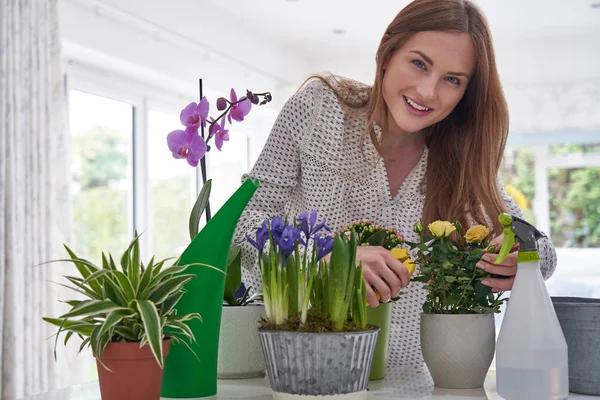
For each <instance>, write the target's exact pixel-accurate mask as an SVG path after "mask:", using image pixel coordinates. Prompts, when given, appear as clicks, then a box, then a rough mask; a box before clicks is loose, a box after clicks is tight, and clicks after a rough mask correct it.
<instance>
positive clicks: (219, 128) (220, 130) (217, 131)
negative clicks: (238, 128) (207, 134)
mask: <svg viewBox="0 0 600 400" xmlns="http://www.w3.org/2000/svg"><path fill="white" fill-rule="evenodd" d="M211 123H212V124H213V125H212V127H211V136H214V137H215V146H217V149H218V150H219V151H221V148H222V147H223V142H224V141H227V140H229V129H225V120H223V124H222V125H219V124H218V123H217V122H214V119H212V118H211Z"/></svg>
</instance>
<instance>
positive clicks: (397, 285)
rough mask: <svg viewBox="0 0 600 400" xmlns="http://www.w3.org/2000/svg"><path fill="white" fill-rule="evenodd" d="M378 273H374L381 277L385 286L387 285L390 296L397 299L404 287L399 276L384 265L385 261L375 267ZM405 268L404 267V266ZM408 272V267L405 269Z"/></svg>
mask: <svg viewBox="0 0 600 400" xmlns="http://www.w3.org/2000/svg"><path fill="white" fill-rule="evenodd" d="M375 267H376V271H374V272H375V273H376V274H377V275H378V276H379V277H381V278H382V279H383V281H384V283H385V284H387V286H388V288H389V291H390V296H391V297H396V296H398V294H399V293H400V289H402V288H403V287H404V286H403V285H402V281H401V280H400V279H399V278H398V276H397V275H396V274H395V273H394V271H392V270H391V269H390V268H389V267H388V265H386V264H384V263H383V261H381V262H379V263H377V264H376V265H375ZM403 267H404V266H403ZM404 269H405V270H406V267H404Z"/></svg>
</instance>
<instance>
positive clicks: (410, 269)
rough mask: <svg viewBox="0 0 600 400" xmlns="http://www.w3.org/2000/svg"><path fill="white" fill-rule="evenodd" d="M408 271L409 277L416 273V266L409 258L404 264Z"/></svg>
mask: <svg viewBox="0 0 600 400" xmlns="http://www.w3.org/2000/svg"><path fill="white" fill-rule="evenodd" d="M402 264H404V266H405V267H406V269H407V270H408V276H412V274H413V272H415V268H416V265H415V263H414V262H413V260H411V259H410V258H407V259H406V260H404V261H403V262H402Z"/></svg>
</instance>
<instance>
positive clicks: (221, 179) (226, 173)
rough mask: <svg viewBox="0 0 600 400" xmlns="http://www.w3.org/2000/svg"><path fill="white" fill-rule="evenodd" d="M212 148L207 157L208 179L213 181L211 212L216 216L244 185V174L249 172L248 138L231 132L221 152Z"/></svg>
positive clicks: (212, 143) (211, 143)
mask: <svg viewBox="0 0 600 400" xmlns="http://www.w3.org/2000/svg"><path fill="white" fill-rule="evenodd" d="M209 145H210V146H211V147H212V149H211V150H210V153H208V156H207V164H208V165H207V168H208V174H207V175H208V177H209V178H211V179H212V190H211V196H210V207H211V212H212V214H213V215H214V214H215V213H216V212H217V211H218V210H219V208H221V207H222V206H223V204H225V202H226V201H227V200H228V199H229V197H230V196H231V195H232V194H233V193H234V192H235V191H236V190H237V189H238V188H239V187H240V185H241V184H242V174H244V173H245V172H248V169H249V168H248V136H246V135H245V134H244V133H242V132H239V131H235V130H230V131H229V140H228V141H226V142H224V143H223V147H222V149H221V151H219V150H217V148H216V147H215V145H214V142H213V141H212V140H211V142H210V143H209Z"/></svg>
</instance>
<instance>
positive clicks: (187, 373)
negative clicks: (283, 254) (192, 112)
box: [161, 179, 260, 399]
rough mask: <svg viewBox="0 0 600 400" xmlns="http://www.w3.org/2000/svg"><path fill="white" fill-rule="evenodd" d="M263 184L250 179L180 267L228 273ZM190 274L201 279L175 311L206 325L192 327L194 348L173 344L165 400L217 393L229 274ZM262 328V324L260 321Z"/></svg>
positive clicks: (187, 252) (189, 288)
mask: <svg viewBox="0 0 600 400" xmlns="http://www.w3.org/2000/svg"><path fill="white" fill-rule="evenodd" d="M259 184H260V183H259V181H258V180H252V179H248V180H246V181H245V182H244V183H243V184H242V185H241V186H240V188H239V189H238V190H237V191H236V192H235V193H234V194H233V195H232V196H231V197H230V198H229V200H227V202H226V203H225V204H224V205H223V207H221V209H219V211H218V212H217V213H216V214H215V215H214V217H213V218H212V219H210V221H209V222H208V224H206V226H205V227H204V229H202V230H201V231H200V232H199V233H198V235H197V236H196V237H195V238H194V240H192V243H190V245H189V246H188V247H187V249H186V250H185V251H184V252H183V254H182V256H181V260H180V264H181V265H185V264H193V263H203V264H208V265H212V266H213V267H215V268H217V269H219V270H221V271H223V272H225V273H226V272H227V271H226V270H227V256H228V254H229V247H230V245H231V241H232V238H233V232H234V230H235V227H236V225H237V222H238V220H239V218H240V216H241V214H242V212H243V211H244V208H245V207H246V205H247V204H248V202H249V201H250V199H251V198H252V196H253V195H254V192H256V189H258V186H259ZM185 273H186V274H195V275H196V278H194V279H192V280H191V281H190V282H189V283H187V284H186V286H185V290H186V292H187V293H186V294H184V295H183V297H182V298H181V300H180V301H179V303H177V306H176V309H177V313H178V314H187V313H199V314H200V315H201V316H202V322H200V321H198V320H196V319H194V320H192V321H189V322H188V325H189V327H190V328H191V330H192V332H193V333H194V336H195V337H196V343H193V344H192V345H191V346H190V347H191V348H192V350H194V352H195V353H196V355H197V357H196V356H195V355H194V354H193V353H192V352H191V351H190V349H188V348H187V347H186V345H185V344H177V343H171V346H170V350H169V354H168V355H167V359H166V362H165V373H164V378H163V384H162V393H161V395H162V397H166V398H179V399H182V398H194V397H207V396H214V395H215V394H216V393H217V365H218V363H217V359H218V358H217V357H218V350H219V330H220V327H221V311H222V309H223V292H224V290H225V274H224V273H221V272H218V271H215V270H213V269H211V268H205V267H201V266H196V267H190V268H188V269H187V270H186V271H185ZM257 322H258V321H257Z"/></svg>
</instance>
